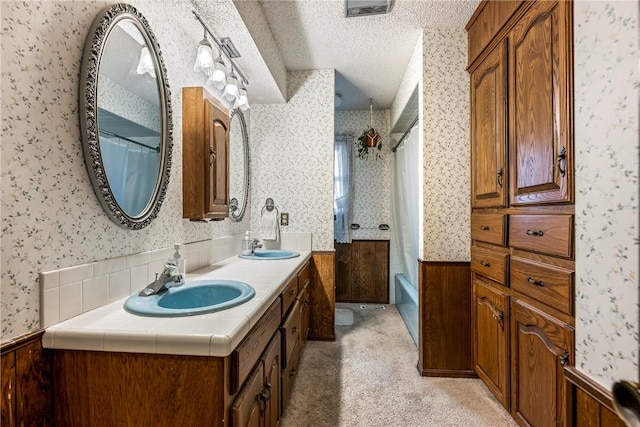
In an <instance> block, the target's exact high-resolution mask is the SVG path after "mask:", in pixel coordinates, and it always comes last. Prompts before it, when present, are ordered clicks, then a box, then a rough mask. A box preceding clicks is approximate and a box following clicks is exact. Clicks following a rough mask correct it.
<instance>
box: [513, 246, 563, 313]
mask: <svg viewBox="0 0 640 427" xmlns="http://www.w3.org/2000/svg"><path fill="white" fill-rule="evenodd" d="M511 288H512V289H514V290H516V291H518V292H520V293H522V294H524V295H527V296H529V297H531V298H533V299H535V300H537V301H540V302H541V303H543V304H546V305H548V306H550V307H553V308H556V309H558V310H560V311H562V312H563V313H566V314H569V315H571V314H573V271H571V270H566V269H564V268H560V267H555V266H551V265H548V264H542V263H539V262H536V261H532V260H528V259H524V258H518V257H513V258H512V259H511Z"/></svg>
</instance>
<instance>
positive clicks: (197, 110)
mask: <svg viewBox="0 0 640 427" xmlns="http://www.w3.org/2000/svg"><path fill="white" fill-rule="evenodd" d="M228 153H229V110H228V109H227V108H226V107H225V106H224V105H223V104H222V103H221V102H220V101H219V100H218V99H216V98H215V97H214V96H213V95H212V94H210V93H209V92H208V91H207V90H206V89H204V88H203V87H185V88H182V193H183V204H182V216H183V218H189V219H191V220H207V219H223V218H227V217H228V216H229V179H228V177H229V158H228V157H229V156H228Z"/></svg>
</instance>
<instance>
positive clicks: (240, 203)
mask: <svg viewBox="0 0 640 427" xmlns="http://www.w3.org/2000/svg"><path fill="white" fill-rule="evenodd" d="M234 120H239V123H240V129H241V130H242V149H243V151H244V168H243V169H244V170H243V171H242V172H243V173H244V178H243V184H242V185H243V187H242V200H238V199H237V198H235V197H234V198H232V199H231V201H230V203H229V214H230V217H231V220H232V221H235V222H240V221H242V218H243V217H244V213H245V211H246V209H247V201H248V199H249V179H250V178H249V135H248V133H247V122H246V121H245V119H244V114H243V113H242V111H240V110H238V109H236V110H233V111H232V112H231V119H230V120H229V123H230V126H229V128H231V129H233V121H234Z"/></svg>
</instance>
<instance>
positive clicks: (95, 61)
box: [79, 3, 173, 230]
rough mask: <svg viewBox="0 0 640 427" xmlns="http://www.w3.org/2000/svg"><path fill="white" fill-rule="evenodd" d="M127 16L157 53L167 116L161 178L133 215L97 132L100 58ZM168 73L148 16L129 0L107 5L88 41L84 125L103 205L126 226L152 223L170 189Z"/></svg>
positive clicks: (87, 157) (136, 227)
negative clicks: (110, 173)
mask: <svg viewBox="0 0 640 427" xmlns="http://www.w3.org/2000/svg"><path fill="white" fill-rule="evenodd" d="M123 19H130V20H132V21H134V23H135V24H136V26H137V27H138V28H139V30H140V32H141V33H142V35H143V37H144V38H145V41H146V43H147V47H148V48H149V51H150V53H151V55H152V56H154V59H155V64H156V70H155V71H156V77H157V83H158V94H159V97H160V108H161V119H162V125H161V131H162V136H161V143H160V155H161V159H160V170H159V175H158V179H157V180H156V184H155V189H154V191H153V193H152V195H151V197H150V200H149V203H148V204H147V206H146V207H145V208H144V209H143V211H142V212H141V213H140V214H139V215H137V216H131V215H129V214H128V213H127V212H125V211H124V210H123V209H122V208H121V207H120V205H119V204H118V202H117V201H116V199H115V197H114V195H113V192H112V191H111V188H110V186H109V181H108V179H107V175H106V173H105V168H104V165H103V162H102V155H101V152H100V141H99V132H98V129H99V128H98V76H99V73H100V61H101V59H102V54H103V51H104V48H105V45H106V42H107V38H108V36H109V34H110V33H111V30H112V29H113V28H114V27H115V25H117V24H118V22H120V21H121V20H123ZM166 75H167V69H166V67H165V64H164V61H163V59H162V54H161V51H160V46H159V45H158V42H157V40H156V38H155V35H154V34H153V31H152V30H151V28H150V27H149V23H148V22H147V20H146V19H145V17H144V16H143V15H142V14H141V13H140V12H139V11H138V10H137V9H136V8H135V7H133V6H131V5H128V4H125V3H118V4H115V5H111V6H107V7H105V8H104V9H102V10H101V11H100V13H99V14H98V16H97V17H96V18H95V20H94V21H93V24H92V26H91V28H90V30H89V35H88V36H87V40H86V42H85V46H84V53H83V57H82V68H81V73H80V96H79V104H80V105H79V107H80V130H81V134H82V147H83V151H84V158H85V163H86V166H87V171H88V172H89V177H90V179H91V184H92V185H93V189H94V191H95V193H96V196H97V197H98V200H99V202H100V205H101V206H102V208H103V209H104V211H105V213H106V214H107V215H108V216H109V218H110V219H111V220H112V221H113V222H115V223H116V224H118V225H119V226H120V227H122V228H125V229H130V230H140V229H142V228H144V227H146V226H148V225H149V224H150V223H151V221H152V220H153V219H155V218H156V216H157V215H158V212H159V211H160V207H161V206H162V202H163V201H164V198H165V195H166V192H167V185H168V183H169V174H170V171H171V153H172V151H173V123H172V120H171V92H170V90H169V84H168V82H167V79H166Z"/></svg>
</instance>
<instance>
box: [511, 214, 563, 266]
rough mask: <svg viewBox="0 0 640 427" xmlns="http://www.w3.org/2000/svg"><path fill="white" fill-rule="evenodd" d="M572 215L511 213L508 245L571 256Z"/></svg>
mask: <svg viewBox="0 0 640 427" xmlns="http://www.w3.org/2000/svg"><path fill="white" fill-rule="evenodd" d="M572 229H573V216H572V215H511V216H510V218H509V246H513V247H516V248H520V249H526V250H529V251H534V252H540V253H545V254H549V255H557V256H561V257H566V258H571V256H572V255H573V246H572V243H571V242H572V238H571V236H572V234H571V230H572Z"/></svg>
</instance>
